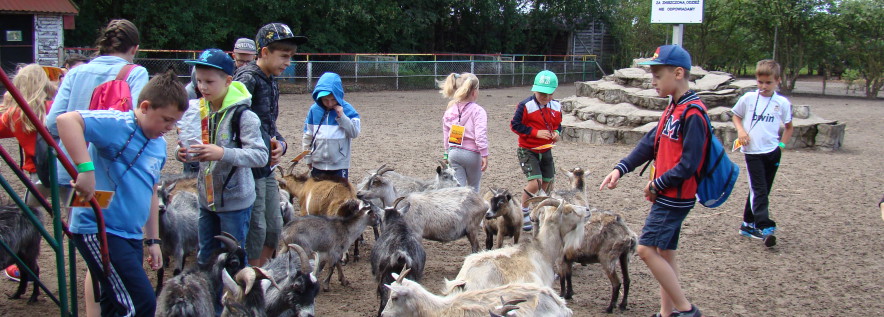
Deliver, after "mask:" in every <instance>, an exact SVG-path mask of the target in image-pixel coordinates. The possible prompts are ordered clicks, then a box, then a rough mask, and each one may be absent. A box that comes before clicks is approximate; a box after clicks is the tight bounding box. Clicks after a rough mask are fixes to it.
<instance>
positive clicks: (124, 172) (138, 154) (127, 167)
mask: <svg viewBox="0 0 884 317" xmlns="http://www.w3.org/2000/svg"><path fill="white" fill-rule="evenodd" d="M137 125H138V123H137V121H136V127H135V130H133V131H132V133H131V134H129V138H128V139H126V144H124V145H123V147H122V148H121V149H120V151H119V152H117V154H116V155H114V158H112V159H111V164H113V163H112V162H116V161H117V159H119V158H120V157H122V156H123V152H124V151H125V150H126V149H127V148H129V143H131V142H132V139H133V138H134V137H135V133H136V132H138V127H137ZM148 145H150V139H148V140H147V141H145V142H144V145H142V146H141V149H139V150H138V153H137V154H135V158H133V159H132V161H131V162H129V164H128V165H127V166H126V169H125V170H123V174H122V175H120V177H119V179H120V180H123V177H125V176H126V173H129V170H131V169H132V166H134V165H135V162H138V158H140V157H141V154H144V149H146V148H147V146H148ZM108 165H109V164H108ZM108 165H105V168H104V171H105V173H107V179H108V180H110V181H111V182H112V183H114V191H117V187H118V186H119V184H118V183H117V182H115V181H114V179H113V177H111V174H110V168H109V167H108Z"/></svg>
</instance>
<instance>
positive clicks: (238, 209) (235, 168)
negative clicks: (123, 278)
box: [178, 49, 268, 267]
mask: <svg viewBox="0 0 884 317" xmlns="http://www.w3.org/2000/svg"><path fill="white" fill-rule="evenodd" d="M186 63H187V64H190V65H194V66H195V67H194V68H195V69H196V78H197V86H198V87H199V90H200V93H202V95H203V97H202V98H200V99H198V100H192V101H191V104H190V108H188V109H187V113H185V114H184V118H183V119H182V120H181V121H182V127H183V128H182V130H181V133H180V134H179V136H178V137H179V148H178V159H179V160H181V161H184V160H187V158H188V155H189V156H190V157H191V159H190V160H195V161H199V162H200V166H199V176H198V182H197V190H198V191H199V203H200V217H199V244H200V250H199V253H198V255H197V263H198V264H199V265H200V266H201V267H205V266H207V265H210V264H211V260H212V259H211V256H212V255H213V253H214V252H215V250H217V249H218V247H219V246H220V245H219V242H218V241H215V239H213V237H214V236H216V235H219V234H221V232H227V233H230V234H231V235H233V237H235V238H236V239H237V241H239V242H240V245H241V246H242V247H243V248H245V240H246V235H247V234H248V230H249V226H248V222H249V218H250V216H251V211H252V204H253V203H254V202H255V192H254V191H253V190H252V189H253V188H254V185H255V183H254V178H253V177H252V170H251V167H260V166H263V165H264V163H265V162H267V156H268V151H267V146H266V145H264V142H263V140H262V139H261V132H260V131H259V130H258V126H259V124H260V121H259V119H258V116H257V115H255V113H253V112H252V111H250V110H248V109H247V108H248V106H249V105H250V104H251V102H252V98H251V97H252V96H251V95H250V94H249V92H248V91H247V90H246V88H245V86H243V84H242V83H239V82H235V81H233V76H232V75H233V69H234V66H233V59H231V58H230V56H228V55H227V54H226V53H224V51H222V50H219V49H208V50H206V51H204V52H203V53H202V54H201V55H200V58H199V59H198V60H195V61H187V62H186ZM241 107H245V108H246V109H244V110H242V109H239V108H241ZM238 110H239V111H238ZM238 112H241V114H240V116H239V118H238V119H237V118H236V116H237V113H238ZM235 120H238V121H239V144H237V142H236V140H235V139H234V136H233V135H232V134H233V129H234V128H231V126H232V125H233V123H234V122H235ZM194 139H196V140H199V141H201V142H193V143H197V144H193V143H190V142H188V141H189V140H194ZM182 142H188V143H182ZM242 260H243V261H245V259H242Z"/></svg>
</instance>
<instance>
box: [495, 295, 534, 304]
mask: <svg viewBox="0 0 884 317" xmlns="http://www.w3.org/2000/svg"><path fill="white" fill-rule="evenodd" d="M526 301H528V300H527V299H524V298H517V299H511V300H508V301H503V296H501V297H500V303H501V304H502V305H503V306H508V305H513V306H515V305H518V304H521V303H523V302H526Z"/></svg>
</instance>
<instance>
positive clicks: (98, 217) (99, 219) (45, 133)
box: [0, 69, 110, 274]
mask: <svg viewBox="0 0 884 317" xmlns="http://www.w3.org/2000/svg"><path fill="white" fill-rule="evenodd" d="M0 81H2V82H3V85H4V86H6V89H7V90H8V91H9V94H11V95H12V98H13V99H15V101H16V102H18V105H19V106H20V107H21V110H22V112H23V113H24V114H25V116H27V117H28V120H31V123H33V124H34V127H36V128H37V133H40V136H42V137H43V139H44V140H46V143H47V144H49V146H51V147H52V148H53V149H55V153H57V154H58V160H59V162H61V165H62V166H64V169H65V170H66V171H67V172H68V174H70V175H71V178H73V179H76V178H77V169H75V168H74V164H72V163H71V161H70V160H69V159H68V157H67V156H65V155H62V153H64V152H62V151H61V147H59V146H58V143H57V142H55V139H53V138H52V135H50V134H49V130H47V129H46V126H45V125H43V121H40V119H39V118H37V115H36V114H34V111H33V110H32V109H31V106H30V105H28V103H27V102H25V98H24V97H22V95H21V93H20V92H19V91H18V89H17V88H16V87H15V85H13V84H12V81H11V80H9V76H7V75H6V71H4V70H3V69H0ZM89 204H90V205H92V210H94V211H95V221H96V225H97V227H98V239H99V240H100V242H101V265H102V267H103V268H107V267H108V266H109V265H110V255H108V253H107V233H106V232H105V225H104V214H103V213H102V212H101V207H100V206H99V205H98V201H97V200H95V198H94V197H93V198H92V200H90V201H89ZM108 272H109V270H107V269H105V270H104V274H108Z"/></svg>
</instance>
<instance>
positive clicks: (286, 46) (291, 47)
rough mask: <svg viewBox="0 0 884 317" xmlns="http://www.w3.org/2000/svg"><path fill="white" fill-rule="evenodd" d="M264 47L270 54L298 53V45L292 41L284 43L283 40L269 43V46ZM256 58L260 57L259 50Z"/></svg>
mask: <svg viewBox="0 0 884 317" xmlns="http://www.w3.org/2000/svg"><path fill="white" fill-rule="evenodd" d="M266 47H267V50H268V51H270V52H271V53H273V52H274V51H289V52H292V53H295V52H297V51H298V44H295V43H294V42H292V41H285V40H283V41H276V42H270V44H268V45H267V46H266ZM258 57H259V58H260V57H262V56H261V50H260V49H259V50H258Z"/></svg>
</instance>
